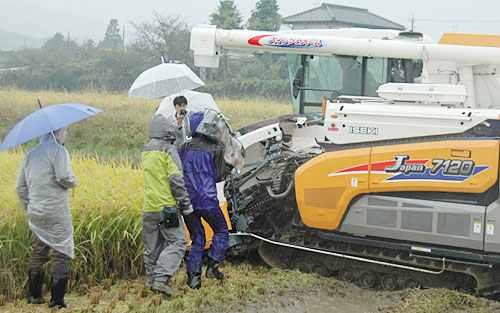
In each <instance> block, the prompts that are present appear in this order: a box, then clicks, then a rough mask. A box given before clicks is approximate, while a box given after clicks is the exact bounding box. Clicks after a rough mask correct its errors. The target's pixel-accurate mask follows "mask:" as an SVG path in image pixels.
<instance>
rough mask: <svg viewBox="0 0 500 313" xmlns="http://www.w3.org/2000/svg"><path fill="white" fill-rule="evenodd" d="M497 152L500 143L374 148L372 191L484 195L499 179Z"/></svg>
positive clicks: (428, 144) (442, 142)
mask: <svg viewBox="0 0 500 313" xmlns="http://www.w3.org/2000/svg"><path fill="white" fill-rule="evenodd" d="M498 149H499V141H498V140H450V141H435V142H423V143H413V144H404V145H394V146H380V147H374V148H373V150H372V163H371V176H370V177H371V180H370V192H372V193H377V192H391V191H441V192H464V193H483V192H485V191H486V190H487V189H488V188H490V187H491V186H492V185H493V184H494V183H495V182H496V181H497V179H498Z"/></svg>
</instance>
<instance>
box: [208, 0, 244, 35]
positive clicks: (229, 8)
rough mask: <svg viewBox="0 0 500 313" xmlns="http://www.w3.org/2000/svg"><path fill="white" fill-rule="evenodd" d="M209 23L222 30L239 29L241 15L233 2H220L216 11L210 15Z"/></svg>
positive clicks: (226, 0)
mask: <svg viewBox="0 0 500 313" xmlns="http://www.w3.org/2000/svg"><path fill="white" fill-rule="evenodd" d="M210 23H211V24H213V25H217V26H218V27H221V28H224V29H241V28H242V27H241V14H240V12H239V11H238V8H237V7H236V4H235V3H234V0H220V2H219V6H218V7H217V10H216V11H215V12H213V13H212V14H210Z"/></svg>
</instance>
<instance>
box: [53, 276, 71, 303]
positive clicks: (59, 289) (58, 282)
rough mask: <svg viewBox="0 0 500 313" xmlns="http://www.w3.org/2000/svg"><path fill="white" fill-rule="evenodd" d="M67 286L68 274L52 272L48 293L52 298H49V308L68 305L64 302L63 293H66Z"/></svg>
mask: <svg viewBox="0 0 500 313" xmlns="http://www.w3.org/2000/svg"><path fill="white" fill-rule="evenodd" d="M67 286H68V275H56V274H52V278H51V280H50V293H51V295H52V298H51V299H50V302H49V308H53V307H59V308H67V307H68V305H67V304H66V303H64V294H65V293H66V287H67Z"/></svg>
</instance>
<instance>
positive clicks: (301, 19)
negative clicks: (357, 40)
mask: <svg viewBox="0 0 500 313" xmlns="http://www.w3.org/2000/svg"><path fill="white" fill-rule="evenodd" d="M328 22H334V24H336V25H341V26H342V27H349V26H350V27H366V28H388V29H397V30H404V29H405V27H404V26H403V25H400V24H397V23H394V22H392V21H390V20H388V19H386V18H383V17H380V16H378V15H375V14H373V13H370V12H368V10H367V9H361V8H354V7H348V6H343V5H336V4H330V3H323V4H322V5H321V6H320V7H317V8H314V9H311V10H307V11H304V12H301V13H298V14H295V15H291V16H288V17H285V18H283V23H284V24H292V25H293V24H304V23H328Z"/></svg>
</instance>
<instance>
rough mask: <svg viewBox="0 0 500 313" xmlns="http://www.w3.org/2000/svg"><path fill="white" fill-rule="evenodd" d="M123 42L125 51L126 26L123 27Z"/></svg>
mask: <svg viewBox="0 0 500 313" xmlns="http://www.w3.org/2000/svg"><path fill="white" fill-rule="evenodd" d="M122 41H123V42H122V45H123V50H125V25H123V26H122Z"/></svg>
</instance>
